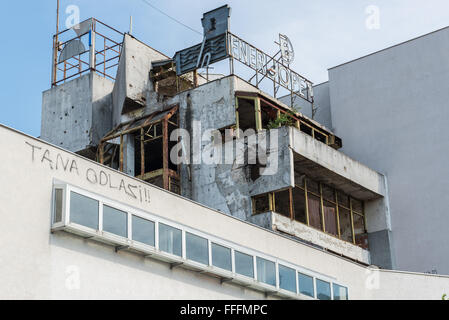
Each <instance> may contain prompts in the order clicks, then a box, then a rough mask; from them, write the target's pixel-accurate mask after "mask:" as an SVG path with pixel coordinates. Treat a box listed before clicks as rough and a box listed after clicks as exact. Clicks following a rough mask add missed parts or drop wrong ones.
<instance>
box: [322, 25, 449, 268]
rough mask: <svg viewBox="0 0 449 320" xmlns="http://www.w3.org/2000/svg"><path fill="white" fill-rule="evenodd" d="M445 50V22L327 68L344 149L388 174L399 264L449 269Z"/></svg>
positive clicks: (448, 35)
mask: <svg viewBox="0 0 449 320" xmlns="http://www.w3.org/2000/svg"><path fill="white" fill-rule="evenodd" d="M447 52H449V28H444V29H442V30H439V31H436V32H433V33H431V34H428V35H426V36H423V37H419V38H417V39H414V40H411V41H408V42H405V43H403V44H400V45H397V46H394V47H391V48H388V49H385V50H382V51H380V52H377V53H374V54H372V55H369V56H366V57H363V58H360V59H357V60H354V61H351V62H349V63H346V64H343V65H340V66H338V67H335V68H332V69H330V70H329V79H330V81H329V83H330V98H331V105H332V124H333V126H334V128H335V132H336V134H338V136H340V137H341V138H342V139H343V142H344V147H343V149H342V151H343V152H344V153H346V154H348V155H349V156H351V157H353V158H354V159H357V160H359V161H361V162H363V163H365V164H367V165H368V166H370V167H371V168H373V169H374V170H377V171H379V172H382V173H384V174H385V175H386V176H387V178H388V187H389V198H390V208H391V223H392V231H393V233H392V235H393V238H394V247H395V248H394V255H395V256H396V262H397V268H399V269H402V270H411V271H419V272H430V271H432V270H436V271H437V272H438V273H442V274H449V259H448V255H447V250H446V247H445V245H443V244H445V243H448V242H449V233H448V232H447V230H448V228H449V219H448V218H447V203H448V202H449V193H448V187H447V181H446V179H445V177H447V176H449V166H448V164H447V158H448V155H449V153H448V150H449V140H448V139H447V138H446V137H445V132H446V131H447V119H449V108H448V107H447V106H448V101H449V91H448V90H447V85H445V84H447V83H448V82H449V61H448V59H447ZM368 225H369V224H368Z"/></svg>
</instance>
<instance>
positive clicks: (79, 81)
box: [41, 73, 113, 152]
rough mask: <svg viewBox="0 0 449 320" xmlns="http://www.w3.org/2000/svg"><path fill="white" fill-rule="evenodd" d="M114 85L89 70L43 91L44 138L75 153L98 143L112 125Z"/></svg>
mask: <svg viewBox="0 0 449 320" xmlns="http://www.w3.org/2000/svg"><path fill="white" fill-rule="evenodd" d="M112 87H113V82H111V81H110V80H108V79H106V78H103V77H100V76H99V75H97V74H95V73H88V74H85V75H83V76H81V77H79V78H76V79H74V80H71V81H69V82H66V83H64V84H61V85H59V86H57V87H54V88H51V89H49V90H47V91H44V92H43V94H42V122H41V138H42V139H43V140H45V141H48V142H50V143H52V144H55V145H58V146H61V147H63V148H66V149H68V150H70V151H73V152H78V151H81V150H84V149H86V148H88V147H89V146H92V145H97V144H98V142H99V140H100V139H101V138H102V137H103V136H104V135H105V134H106V133H107V132H108V131H110V130H111V128H112V123H111V111H112V109H111V102H112V99H111V92H112Z"/></svg>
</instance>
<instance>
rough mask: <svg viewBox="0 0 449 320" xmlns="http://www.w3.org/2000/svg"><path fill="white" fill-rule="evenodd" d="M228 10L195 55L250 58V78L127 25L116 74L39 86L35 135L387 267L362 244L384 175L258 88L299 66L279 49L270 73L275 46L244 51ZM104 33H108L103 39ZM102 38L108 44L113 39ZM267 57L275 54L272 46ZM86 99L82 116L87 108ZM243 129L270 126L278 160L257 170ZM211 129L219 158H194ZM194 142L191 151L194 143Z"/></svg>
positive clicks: (259, 131) (309, 91)
mask: <svg viewBox="0 0 449 320" xmlns="http://www.w3.org/2000/svg"><path fill="white" fill-rule="evenodd" d="M226 10H229V9H228V8H227V7H223V8H221V9H218V10H216V11H212V12H209V13H206V14H205V15H204V18H203V23H205V21H206V20H207V19H209V20H211V19H215V18H216V19H219V18H222V16H223V15H226V12H225V11H226ZM227 18H228V17H225V18H222V19H224V22H222V23H221V25H219V26H217V27H216V30H214V32H213V33H212V34H211V33H207V32H206V31H205V34H206V36H205V41H204V45H203V47H204V49H203V50H204V52H203V53H202V56H201V58H203V57H206V58H209V60H210V59H211V58H212V60H211V61H210V62H213V61H215V60H218V59H227V60H230V61H229V63H230V64H237V63H241V64H248V66H249V67H250V68H251V67H254V66H255V64H257V66H256V69H258V70H257V72H256V74H257V77H254V81H247V80H244V79H242V78H241V77H239V75H237V74H235V73H231V74H229V75H216V74H215V75H206V74H205V73H201V72H200V71H201V69H200V70H198V68H197V66H196V62H197V60H201V59H200V58H198V55H199V53H200V52H199V51H198V49H201V46H193V47H191V48H187V49H184V50H182V51H180V52H178V53H176V54H175V56H174V58H169V57H168V56H166V55H164V54H162V53H160V52H158V51H157V50H155V49H153V48H151V47H150V46H148V45H146V44H144V43H142V42H140V41H139V40H137V39H136V38H134V37H133V36H132V35H130V34H124V35H123V42H122V43H119V42H118V40H117V42H116V43H117V48H119V49H120V57H119V58H118V57H116V52H113V53H114V54H115V55H113V56H112V57H111V58H115V59H114V60H115V61H116V66H115V69H116V74H115V75H112V76H111V77H107V76H105V75H102V74H97V73H96V72H89V73H86V74H81V75H80V76H79V77H78V78H77V79H75V80H73V81H68V82H65V83H63V84H59V83H58V82H55V83H54V86H53V88H52V89H50V90H48V91H46V92H45V93H44V98H43V108H42V114H43V122H42V136H41V138H42V139H44V140H46V141H49V142H52V143H53V144H55V145H60V146H63V147H64V148H67V149H68V150H70V151H73V152H76V153H79V154H81V155H84V156H88V157H89V158H90V159H92V160H95V161H98V162H100V163H102V164H104V165H107V166H109V167H111V168H113V169H116V170H119V171H122V172H124V173H126V174H129V175H131V176H134V177H137V178H139V179H141V180H143V181H146V182H148V183H151V184H153V185H156V186H158V187H161V188H164V189H166V190H169V191H171V192H174V193H177V194H179V195H182V196H184V197H187V198H189V199H191V200H194V201H196V202H199V203H201V204H203V205H206V206H208V207H210V208H213V209H216V210H219V211H221V212H223V213H226V214H229V215H232V216H234V217H237V218H239V219H242V220H245V221H249V222H252V223H255V224H258V225H260V226H263V227H265V228H268V229H270V230H275V231H277V232H280V233H283V234H286V235H288V236H291V237H294V238H297V239H298V240H301V241H305V242H307V243H311V244H313V245H316V246H319V247H322V248H324V249H326V250H329V251H331V252H335V253H337V254H340V255H343V256H345V257H348V258H350V259H354V260H356V261H359V262H362V263H364V264H367V265H369V264H371V263H373V264H377V265H380V266H383V267H391V261H390V259H389V258H388V257H385V254H384V250H382V252H380V253H376V252H371V254H370V251H369V238H370V230H371V229H370V228H378V227H379V226H378V225H377V224H378V223H379V221H384V220H385V219H386V218H385V213H386V212H387V210H388V208H387V204H386V203H385V201H384V199H385V179H384V177H383V175H381V174H379V173H377V172H375V171H374V170H371V169H370V168H368V167H366V166H364V165H362V164H360V163H358V162H357V161H355V160H353V159H351V158H350V157H348V156H346V155H344V154H342V153H341V152H339V151H338V149H340V148H341V147H342V144H343V143H344V142H343V141H342V140H341V139H340V138H339V137H338V136H336V135H335V134H334V133H333V132H332V131H331V130H330V129H328V128H326V127H325V126H323V125H322V124H320V123H318V122H316V121H314V120H313V119H312V118H310V117H307V116H305V115H304V114H302V113H301V112H298V111H297V109H298V108H296V109H293V108H291V107H290V106H289V105H288V104H286V103H283V102H282V100H285V98H283V99H282V98H279V99H276V98H274V97H273V96H275V95H276V94H272V95H270V94H269V93H266V92H264V91H263V90H262V88H261V81H262V80H261V79H260V78H263V77H264V76H265V77H266V78H267V79H266V80H267V81H273V82H274V83H275V86H278V87H282V86H285V79H282V78H283V77H285V76H284V75H283V74H282V72H286V73H288V75H289V77H292V78H293V74H295V75H296V73H294V72H293V71H290V69H288V68H285V69H284V70H285V71H282V70H281V69H280V68H279V66H280V65H282V59H280V60H279V58H277V59H278V60H279V61H280V62H276V63H278V64H279V65H278V66H277V69H278V70H279V74H280V77H281V78H280V79H278V80H277V81H278V82H279V84H276V80H273V79H274V78H275V77H276V76H271V78H272V79H271V78H269V77H268V76H266V75H264V74H263V72H265V70H264V69H267V66H269V63H268V62H270V58H271V57H270V58H267V57H269V56H268V55H266V54H264V53H263V56H262V53H259V50H258V49H255V50H256V52H257V53H256V54H255V60H258V61H251V57H250V55H251V54H252V53H251V52H253V46H251V45H249V44H247V43H246V42H244V41H243V40H241V39H240V38H238V37H237V36H235V35H233V34H232V33H230V32H229V30H228V27H227V20H226V19H227ZM92 21H94V20H87V21H86V22H83V23H82V24H86V23H90V25H91V26H93V27H92V29H91V30H90V31H87V29H86V32H91V33H93V32H95V31H94V30H95V27H96V25H98V24H99V23H95V21H94V22H93V23H92ZM206 27H207V25H206V26H205V28H206ZM220 28H221V30H220ZM109 31H110V32H111V33H116V32H114V30H109ZM105 37H106V36H105ZM71 41H73V40H71ZM106 41H111V43H115V42H112V41H113V40H112V39H110V38H106ZM97 42H99V41H98V39H97ZM100 42H101V41H100ZM105 48H106V49H105V50H106V51H107V50H112V49H110V47H109V46H108V45H106V46H105ZM227 48H230V49H229V50H228V49H227ZM101 49H103V47H102V48H101ZM92 50H96V51H98V49H96V48H94V49H92ZM227 51H229V52H227ZM211 53H212V55H211ZM107 54H108V53H106V58H105V57H104V56H105V55H104V54H103V55H98V54H97V57H101V59H102V60H101V62H99V61H98V59H97V60H96V61H95V62H91V63H92V64H94V63H95V65H96V68H100V70H102V72H103V73H104V71H105V65H107V62H106V63H105V64H100V63H102V62H103V61H107V60H108V59H107ZM261 57H262V58H261ZM197 58H198V59H197ZM71 59H74V58H73V57H72V58H71ZM105 59H106V60H105ZM114 60H112V61H114ZM203 60H205V59H203ZM272 60H273V61H277V60H276V57H273V59H272ZM202 62H203V63H204V61H202ZM65 63H68V62H67V60H64V62H63V64H65ZM253 64H254V65H253ZM259 64H260V65H259ZM109 65H111V64H109ZM109 65H108V66H109ZM108 66H106V68H108ZM58 67H59V65H56V66H55V68H58ZM59 68H60V67H59ZM101 68H103V69H101ZM106 71H107V69H106ZM266 72H267V73H269V72H270V71H269V70H268V71H266ZM62 76H64V75H62ZM297 77H298V80H297V82H298V83H297V85H298V88H300V89H301V90H302V92H300V93H299V94H298V93H295V92H293V90H294V89H293V90H292V92H291V93H290V94H289V95H288V98H289V99H290V101H291V100H292V99H294V100H295V101H298V102H299V101H301V102H300V103H301V104H303V105H306V106H307V105H312V104H313V85H312V83H311V82H310V81H308V80H307V79H305V78H303V77H301V76H300V75H297ZM66 78H68V77H67V75H66ZM256 78H259V79H257V80H256ZM299 78H300V79H299ZM65 80H69V79H65ZM299 80H300V81H299ZM291 81H292V82H293V80H291ZM288 82H290V79H289V80H288ZM71 86H72V87H73V88H71ZM301 86H302V87H301ZM288 87H292V88H293V87H294V84H287V88H288ZM72 90H80V92H90V91H91V92H92V95H86V94H75V93H74V92H73V91H72ZM81 90H82V91H81ZM275 90H276V89H275ZM277 90H279V89H277ZM75 99H76V100H75ZM61 106H63V107H62V108H61ZM86 106H88V107H87V110H89V113H88V115H89V117H88V118H86V116H85V115H84V112H85V110H86ZM77 110H79V111H77ZM78 112H83V114H82V115H80V114H79V113H78ZM50 124H51V125H50ZM81 127H82V128H81ZM276 127H277V128H276ZM178 128H180V129H185V130H186V131H187V132H188V133H190V137H189V138H188V139H180V140H182V141H176V140H174V139H171V136H172V133H173V131H174V130H176V129H178ZM248 129H252V130H253V131H254V134H255V135H257V136H259V137H258V138H260V136H264V135H265V136H268V137H264V139H265V140H270V137H269V135H270V132H272V131H273V130H274V131H277V132H276V134H277V136H278V141H277V148H276V149H277V150H275V149H274V148H273V150H270V148H269V146H268V148H266V149H267V153H268V154H267V160H268V162H269V161H275V165H276V168H275V170H274V172H273V173H272V174H265V175H261V174H260V171H261V170H263V166H261V164H260V163H258V159H256V161H255V162H254V163H250V162H251V161H250V159H249V157H248V149H249V148H251V146H250V143H249V142H248V141H249V140H251V137H250V136H248V133H247V132H248V131H247V130H248ZM206 130H210V131H212V132H213V131H215V132H216V133H221V137H220V138H221V139H220V142H221V143H220V144H218V143H217V142H216V143H215V144H213V147H212V148H211V150H210V151H209V152H210V153H212V154H214V152H215V154H217V153H220V154H221V155H220V157H221V158H220V160H222V161H216V163H213V164H207V163H204V162H205V161H203V160H204V159H200V160H201V161H194V159H193V158H194V157H195V154H194V153H197V154H201V155H202V156H203V157H204V153H205V152H206V150H205V149H206V148H207V147H208V146H209V145H210V143H211V141H205V140H203V139H202V140H201V141H198V143H196V142H197V141H194V140H195V139H197V137H198V136H199V137H203V135H204V133H205V132H206ZM48 131H50V132H48ZM80 132H81V134H80ZM251 132H252V131H251ZM212 139H213V137H211V140H212ZM173 140H174V141H173ZM259 140H261V139H259ZM178 143H180V144H181V145H182V146H184V147H186V146H190V148H189V149H190V150H192V151H191V152H189V154H190V156H189V157H190V158H189V159H186V160H187V161H184V163H181V164H175V163H173V162H172V159H171V157H170V153H171V151H172V150H173V148H174V147H175V146H176V145H177V144H178ZM195 143H196V145H197V148H196V149H198V150H194V149H195V147H194V145H195ZM229 144H230V145H231V146H230V147H231V149H232V150H233V155H231V157H233V158H232V159H231V161H229V159H225V157H226V156H227V157H229V155H226V154H225V152H224V150H229V147H228V146H227V145H229ZM265 144H267V143H265ZM256 147H257V146H256ZM238 148H243V150H240V151H242V152H241V153H242V154H243V155H245V154H246V157H245V159H241V160H242V161H239V159H237V158H238V157H239V155H238V152H237V151H238ZM217 150H218V151H220V152H217ZM182 152H183V150H182V148H181V150H180V153H182ZM184 152H186V151H185V150H184ZM270 152H273V153H275V156H274V157H273V155H271V154H270ZM226 160H227V161H226ZM270 165H271V164H270V163H265V164H264V166H265V167H270ZM370 222H371V223H370ZM371 236H372V237H375V236H376V235H375V234H373V235H371ZM376 240H377V239H374V241H376Z"/></svg>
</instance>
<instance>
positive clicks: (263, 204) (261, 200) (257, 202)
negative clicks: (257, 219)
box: [253, 194, 270, 215]
mask: <svg viewBox="0 0 449 320" xmlns="http://www.w3.org/2000/svg"><path fill="white" fill-rule="evenodd" d="M268 211H270V199H269V195H268V194H263V195H260V196H255V197H253V214H255V215H256V214H260V213H265V212H268Z"/></svg>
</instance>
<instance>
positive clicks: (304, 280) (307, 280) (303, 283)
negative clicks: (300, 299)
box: [298, 273, 315, 297]
mask: <svg viewBox="0 0 449 320" xmlns="http://www.w3.org/2000/svg"><path fill="white" fill-rule="evenodd" d="M298 285H299V293H302V294H305V295H306V296H309V297H314V296H315V294H314V289H313V278H312V277H311V276H308V275H305V274H302V273H298Z"/></svg>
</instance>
